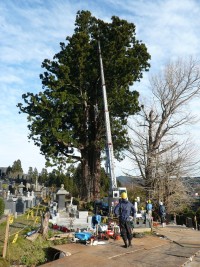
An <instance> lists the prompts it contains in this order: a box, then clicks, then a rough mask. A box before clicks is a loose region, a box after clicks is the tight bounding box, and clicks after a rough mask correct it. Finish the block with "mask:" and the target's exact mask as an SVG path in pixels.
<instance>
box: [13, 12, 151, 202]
mask: <svg viewBox="0 0 200 267" xmlns="http://www.w3.org/2000/svg"><path fill="white" fill-rule="evenodd" d="M66 41H67V42H66V43H60V47H61V51H60V52H59V53H57V54H56V55H55V56H54V59H53V60H52V61H51V60H49V59H45V60H44V61H43V63H42V67H43V68H44V69H46V71H45V72H44V73H43V74H41V75H40V78H41V81H42V85H43V92H40V93H39V94H33V93H27V94H24V95H23V99H24V102H25V105H22V104H21V103H20V104H18V107H19V108H20V110H21V111H22V112H23V113H27V114H28V121H29V125H28V128H29V130H30V135H29V138H31V139H33V140H34V142H35V144H36V145H38V146H39V147H40V150H41V152H42V153H43V154H44V155H45V157H46V159H47V161H48V162H49V164H50V162H51V163H54V164H58V163H59V164H63V163H66V162H68V160H69V159H70V161H71V160H76V161H77V160H78V161H80V162H81V177H80V179H81V189H82V192H81V198H82V199H85V200H90V199H93V198H95V197H97V198H98V197H99V195H100V173H101V166H100V163H101V153H102V151H103V150H104V149H105V143H106V141H105V140H106V138H105V121H104V112H105V111H104V107H103V96H102V84H101V79H100V66H99V54H98V41H100V43H101V49H102V58H103V64H104V72H105V80H106V86H107V96H108V106H109V111H110V118H111V126H112V138H113V143H114V152H115V156H116V157H118V158H120V156H121V153H120V152H121V151H122V150H123V149H124V148H127V146H128V144H129V138H128V135H127V129H126V125H127V118H128V116H129V115H133V114H135V113H136V112H138V111H139V110H140V107H139V102H138V96H139V93H138V92H136V91H134V90H132V89H131V88H130V86H132V85H133V83H134V81H139V80H140V78H142V72H143V71H147V70H148V68H149V66H150V65H149V63H148V60H149V59H150V55H149V53H148V52H147V49H146V46H145V44H144V43H142V42H141V41H138V40H137V39H136V37H135V25H134V24H133V23H129V22H127V21H126V20H121V19H120V18H118V17H116V16H113V17H112V19H111V22H110V23H107V22H104V21H102V20H99V19H97V18H95V17H93V16H92V15H91V13H90V12H89V11H79V12H78V13H77V17H76V22H75V30H74V34H73V35H72V36H71V37H69V36H68V37H67V38H66ZM74 148H76V149H77V151H78V152H80V153H79V154H80V156H76V155H75V154H73V153H71V152H73V149H74Z"/></svg>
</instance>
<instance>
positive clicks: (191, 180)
mask: <svg viewBox="0 0 200 267" xmlns="http://www.w3.org/2000/svg"><path fill="white" fill-rule="evenodd" d="M117 181H119V182H120V183H121V185H122V186H130V185H144V181H143V180H142V179H141V178H139V177H130V176H118V177H117ZM182 181H183V183H184V184H186V185H190V186H191V187H194V188H196V187H197V186H200V177H182Z"/></svg>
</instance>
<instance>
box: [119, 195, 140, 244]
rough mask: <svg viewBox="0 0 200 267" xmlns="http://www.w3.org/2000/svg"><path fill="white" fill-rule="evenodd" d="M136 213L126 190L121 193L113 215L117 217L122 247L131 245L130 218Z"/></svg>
mask: <svg viewBox="0 0 200 267" xmlns="http://www.w3.org/2000/svg"><path fill="white" fill-rule="evenodd" d="M135 213H136V210H135V207H134V205H133V204H132V203H131V202H130V201H128V199H127V194H126V192H123V193H122V194H121V200H120V201H119V203H118V204H117V206H116V207H115V208H114V214H115V216H117V217H119V227H120V232H121V237H122V239H123V241H124V247H125V248H128V247H130V246H132V243H131V240H132V238H133V235H132V228H131V220H132V219H133V217H134V215H135Z"/></svg>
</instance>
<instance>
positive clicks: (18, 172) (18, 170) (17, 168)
mask: <svg viewBox="0 0 200 267" xmlns="http://www.w3.org/2000/svg"><path fill="white" fill-rule="evenodd" d="M11 169H12V176H13V178H20V177H22V175H23V169H22V165H21V160H20V159H18V160H15V161H14V162H13V165H12V168H11Z"/></svg>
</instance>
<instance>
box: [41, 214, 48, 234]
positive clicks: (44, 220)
mask: <svg viewBox="0 0 200 267" xmlns="http://www.w3.org/2000/svg"><path fill="white" fill-rule="evenodd" d="M49 219H50V212H49V211H46V212H45V214H42V218H41V228H42V229H41V230H42V236H43V237H44V238H46V239H47V237H48V230H49Z"/></svg>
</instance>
